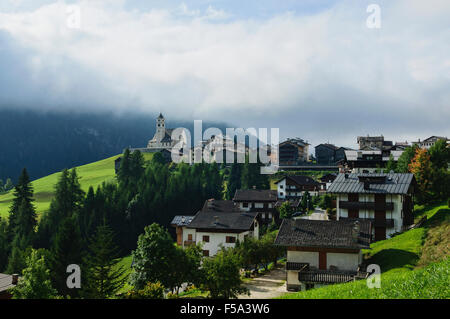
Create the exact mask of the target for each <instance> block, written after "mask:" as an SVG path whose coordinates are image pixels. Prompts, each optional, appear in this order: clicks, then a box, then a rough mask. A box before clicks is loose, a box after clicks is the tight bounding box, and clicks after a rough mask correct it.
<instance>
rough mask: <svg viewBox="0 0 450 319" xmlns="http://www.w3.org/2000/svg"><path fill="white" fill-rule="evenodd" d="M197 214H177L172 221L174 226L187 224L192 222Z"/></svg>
mask: <svg viewBox="0 0 450 319" xmlns="http://www.w3.org/2000/svg"><path fill="white" fill-rule="evenodd" d="M194 217H195V216H186V215H177V216H175V217H174V218H173V219H172V221H171V222H170V224H171V225H174V226H187V225H189V224H190V223H191V221H192V220H193V219H194Z"/></svg>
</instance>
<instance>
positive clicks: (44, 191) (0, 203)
mask: <svg viewBox="0 0 450 319" xmlns="http://www.w3.org/2000/svg"><path fill="white" fill-rule="evenodd" d="M143 155H144V159H145V160H146V161H148V160H150V159H151V158H152V156H153V154H152V153H143ZM120 156H121V155H116V156H112V157H109V158H107V159H104V160H101V161H98V162H94V163H90V164H86V165H83V166H78V167H76V169H77V173H78V176H79V177H80V184H81V188H82V189H83V190H84V191H87V190H88V189H89V187H90V186H92V187H94V188H97V186H99V185H101V184H102V183H103V182H115V169H114V161H115V160H116V159H117V158H118V157H120ZM60 174H61V172H58V173H54V174H51V175H48V176H45V177H43V178H40V179H37V180H35V181H33V188H34V198H35V202H34V205H35V206H36V211H37V213H38V216H40V215H41V214H42V213H43V212H44V211H46V210H47V209H48V208H49V207H50V202H51V200H52V198H53V196H54V190H55V185H56V183H57V181H58V177H59V175H60ZM12 199H13V191H10V192H8V193H7V194H3V195H0V217H2V218H4V217H6V216H8V211H9V207H10V205H11V202H12Z"/></svg>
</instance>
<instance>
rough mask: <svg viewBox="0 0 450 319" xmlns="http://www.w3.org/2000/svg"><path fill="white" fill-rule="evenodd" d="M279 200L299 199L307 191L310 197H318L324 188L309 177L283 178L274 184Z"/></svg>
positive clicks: (294, 176) (293, 176)
mask: <svg viewBox="0 0 450 319" xmlns="http://www.w3.org/2000/svg"><path fill="white" fill-rule="evenodd" d="M275 184H276V185H277V196H278V198H279V199H301V198H302V196H303V194H304V193H305V192H306V191H308V192H309V194H310V195H314V196H316V195H318V194H319V192H320V191H321V190H323V191H324V190H325V189H324V186H323V185H321V183H319V182H318V181H316V180H315V179H314V178H312V177H310V176H303V175H292V176H289V175H287V176H285V177H283V178H282V179H280V180H278V181H276V182H275Z"/></svg>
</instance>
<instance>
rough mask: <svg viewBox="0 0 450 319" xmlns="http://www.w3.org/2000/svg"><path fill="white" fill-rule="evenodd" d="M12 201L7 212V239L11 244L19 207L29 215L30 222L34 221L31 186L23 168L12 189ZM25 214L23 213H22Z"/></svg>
mask: <svg viewBox="0 0 450 319" xmlns="http://www.w3.org/2000/svg"><path fill="white" fill-rule="evenodd" d="M13 196H14V198H13V201H12V205H11V207H10V210H9V222H8V234H9V235H8V238H9V241H10V242H12V241H13V240H14V236H15V232H16V226H17V216H18V214H19V207H20V206H23V208H24V209H25V210H26V213H27V214H29V215H30V216H29V217H30V220H31V219H33V216H34V220H35V219H36V214H35V212H34V206H33V201H34V199H33V186H32V185H31V181H30V177H29V175H28V172H27V169H26V168H24V169H23V170H22V173H21V174H20V177H19V181H18V182H17V185H16V187H15V188H14V193H13ZM24 213H25V212H24Z"/></svg>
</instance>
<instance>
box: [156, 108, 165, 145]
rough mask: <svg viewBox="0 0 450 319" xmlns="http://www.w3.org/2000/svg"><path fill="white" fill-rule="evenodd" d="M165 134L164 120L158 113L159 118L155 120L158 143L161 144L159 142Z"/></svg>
mask: <svg viewBox="0 0 450 319" xmlns="http://www.w3.org/2000/svg"><path fill="white" fill-rule="evenodd" d="M165 133H166V124H165V119H164V116H163V115H162V114H161V113H159V116H158V118H157V119H156V136H157V139H158V142H161V140H162V139H163V138H164V135H165Z"/></svg>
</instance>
